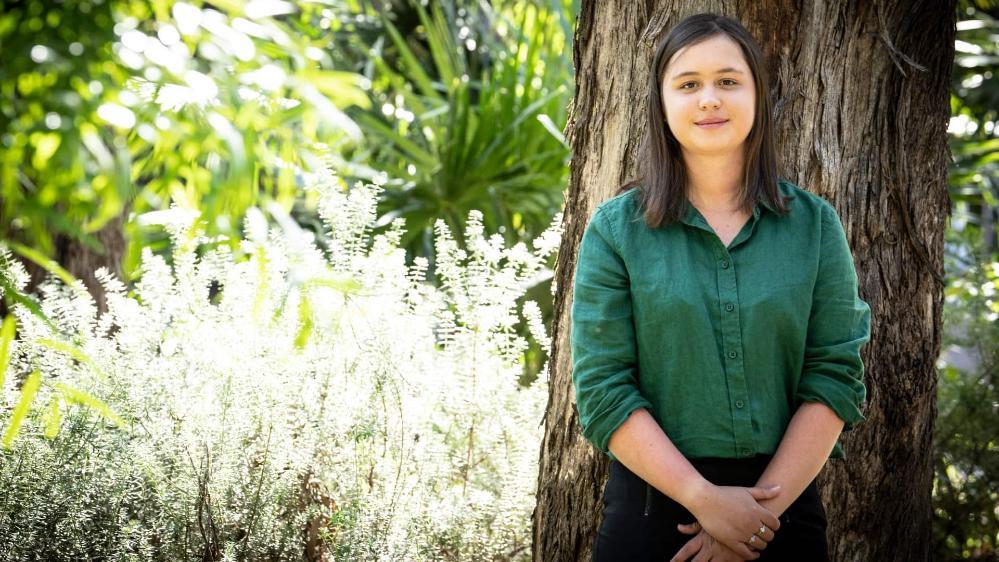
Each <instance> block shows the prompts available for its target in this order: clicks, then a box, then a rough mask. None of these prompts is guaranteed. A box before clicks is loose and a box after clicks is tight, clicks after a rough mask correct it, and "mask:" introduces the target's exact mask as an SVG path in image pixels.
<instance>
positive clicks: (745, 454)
mask: <svg viewBox="0 0 999 562" xmlns="http://www.w3.org/2000/svg"><path fill="white" fill-rule="evenodd" d="M742 454H743V455H744V456H747V457H748V456H749V455H751V454H753V452H752V451H750V450H749V449H743V450H742Z"/></svg>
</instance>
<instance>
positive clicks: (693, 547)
mask: <svg viewBox="0 0 999 562" xmlns="http://www.w3.org/2000/svg"><path fill="white" fill-rule="evenodd" d="M700 550H701V536H700V535H698V536H696V537H694V538H692V539H690V540H689V541H687V544H685V545H683V548H681V549H680V550H679V551H677V553H676V554H674V555H673V558H670V559H669V562H686V561H687V559H689V558H690V557H691V556H693V555H695V554H697V552H698V551H700Z"/></svg>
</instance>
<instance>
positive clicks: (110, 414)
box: [55, 383, 128, 428]
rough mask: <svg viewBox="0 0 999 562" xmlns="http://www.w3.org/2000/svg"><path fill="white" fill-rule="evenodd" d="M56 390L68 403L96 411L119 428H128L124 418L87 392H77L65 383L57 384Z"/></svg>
mask: <svg viewBox="0 0 999 562" xmlns="http://www.w3.org/2000/svg"><path fill="white" fill-rule="evenodd" d="M55 388H56V390H58V391H59V393H60V394H62V396H63V398H64V399H65V400H66V401H67V402H70V403H74V404H80V405H83V406H86V407H88V408H90V409H91V410H94V411H95V412H97V413H98V414H100V415H101V416H102V417H104V418H105V419H107V420H108V421H111V422H112V423H114V424H115V425H117V426H118V427H121V428H127V427H128V422H126V421H125V419H124V418H122V417H121V416H119V415H118V414H117V413H115V412H114V410H112V409H111V407H110V406H108V405H107V404H105V403H104V402H103V401H101V400H100V399H98V398H95V397H93V396H91V395H89V394H87V393H86V392H83V391H82V390H77V389H75V388H72V387H69V386H66V385H65V384H63V383H56V384H55Z"/></svg>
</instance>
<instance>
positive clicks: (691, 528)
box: [676, 521, 701, 535]
mask: <svg viewBox="0 0 999 562" xmlns="http://www.w3.org/2000/svg"><path fill="white" fill-rule="evenodd" d="M676 528H677V529H679V531H680V532H681V533H683V534H685V535H696V534H697V533H699V532H701V524H700V523H698V522H697V521H694V522H693V523H688V524H686V525H684V524H683V523H680V524H679V525H677V526H676Z"/></svg>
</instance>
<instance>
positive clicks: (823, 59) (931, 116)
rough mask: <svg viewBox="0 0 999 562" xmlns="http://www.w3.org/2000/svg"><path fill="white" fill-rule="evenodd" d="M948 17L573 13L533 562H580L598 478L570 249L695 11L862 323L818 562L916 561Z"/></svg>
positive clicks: (930, 407)
mask: <svg viewBox="0 0 999 562" xmlns="http://www.w3.org/2000/svg"><path fill="white" fill-rule="evenodd" d="M954 10H955V6H954V1H953V0H945V1H941V2H929V1H926V2H920V1H917V0H874V1H869V2H856V1H854V2H838V1H832V0H819V1H816V2H794V1H789V0H781V1H774V2H757V1H755V0H745V1H728V2H724V1H714V2H712V1H705V0H691V1H683V2H681V1H678V0H647V1H645V2H633V1H630V0H582V6H581V11H580V14H579V18H578V26H577V30H576V35H575V44H574V56H575V64H576V88H577V90H576V91H577V93H576V98H575V100H574V101H573V109H572V112H571V117H570V122H569V126H568V133H569V139H570V141H571V143H572V151H573V152H572V173H571V179H570V185H569V192H568V197H567V199H566V210H565V218H564V226H565V234H564V237H563V240H562V247H561V251H560V253H559V261H558V265H557V270H556V277H555V282H556V284H557V285H556V286H557V287H558V288H559V290H558V292H557V296H556V300H555V322H554V334H555V338H554V343H553V349H552V358H553V360H552V365H551V395H550V401H549V404H548V408H547V412H546V417H545V437H544V441H543V445H542V451H541V467H540V472H539V477H538V499H537V502H538V503H537V507H536V510H535V514H534V515H535V517H534V541H533V542H534V545H533V546H534V557H535V559H536V560H586V559H588V558H589V556H590V546H591V544H592V541H593V538H594V536H595V532H596V528H597V526H598V524H599V518H600V508H601V491H602V487H603V483H604V481H605V479H606V471H607V459H606V457H604V456H603V455H600V454H599V453H597V452H596V450H595V449H594V448H593V447H591V446H590V444H589V443H587V442H586V441H585V440H584V439H583V437H582V434H581V432H580V428H579V423H578V418H577V414H576V410H575V404H574V399H573V392H572V382H571V359H570V354H569V311H570V307H571V298H572V296H571V289H572V283H573V273H574V270H575V262H576V253H577V248H578V245H579V241H580V238H581V237H582V233H583V230H584V228H585V225H586V222H587V220H588V218H589V216H590V214H591V213H592V211H593V209H594V208H595V207H596V205H597V204H598V203H599V202H600V201H602V200H604V199H606V198H607V197H608V196H610V195H611V194H612V193H613V192H614V191H615V189H616V188H617V187H618V186H619V185H621V184H622V183H624V182H625V181H626V180H628V179H631V178H632V177H633V174H634V173H635V171H636V169H637V168H636V164H637V159H638V157H639V155H638V154H637V152H636V150H637V148H638V145H639V142H640V139H641V135H642V133H643V132H644V119H645V115H644V110H643V108H644V103H645V96H646V92H645V90H646V79H647V73H648V67H649V64H650V62H651V60H650V59H651V57H652V54H653V50H654V48H655V45H656V44H657V42H658V40H659V39H660V38H661V37H662V36H663V35H664V34H665V33H666V32H667V31H668V30H669V28H670V26H672V25H673V24H675V23H676V22H678V21H679V20H680V19H681V18H682V17H685V16H687V15H691V14H694V13H697V12H702V11H713V12H717V13H724V14H728V15H731V16H734V17H736V18H738V19H739V20H740V21H742V22H743V24H744V25H745V26H746V27H747V28H748V29H749V31H750V32H751V33H752V34H753V35H754V36H755V37H757V38H758V39H759V41H760V42H761V44H762V46H763V49H764V51H765V53H766V54H767V61H768V64H769V66H770V70H771V75H772V76H771V84H772V94H773V95H774V99H775V100H776V110H777V134H778V141H779V144H778V146H779V149H780V154H781V164H782V166H781V173H782V175H783V176H784V177H786V178H788V179H789V180H791V181H792V182H794V183H796V184H797V185H799V186H801V187H804V188H806V189H809V190H811V191H813V192H815V193H818V194H819V195H821V196H823V197H825V198H826V199H828V200H829V201H830V202H831V203H833V205H834V206H835V207H836V209H837V210H838V211H839V214H840V217H841V218H842V220H843V223H844V227H845V229H846V231H847V235H848V237H849V240H850V243H851V246H852V248H853V252H854V258H855V263H856V266H857V271H858V275H859V278H860V294H861V296H862V297H863V298H864V300H866V301H867V302H868V303H870V305H871V308H872V309H873V326H872V339H871V342H870V344H869V345H868V346H867V347H866V349H865V352H864V361H865V364H866V367H867V370H866V383H867V385H868V403H867V407H866V408H865V415H866V416H867V421H866V422H865V423H863V424H861V425H860V426H859V427H858V428H857V429H856V430H854V431H852V432H849V433H847V434H845V435H844V436H843V438H842V443H843V446H844V449H845V451H846V454H847V457H848V458H847V460H846V461H835V462H833V461H830V462H829V463H827V465H826V467H825V469H824V470H823V472H822V473H821V474H820V476H819V482H820V487H821V490H822V495H823V499H824V501H825V503H826V506H827V512H828V515H829V539H830V549H831V554H832V557H833V560H871V561H875V560H910V561H918V560H927V559H928V557H929V552H928V547H929V544H930V541H929V537H930V490H931V483H932V473H931V464H930V463H931V454H930V453H931V451H930V447H931V432H932V427H933V421H934V418H935V416H936V400H935V398H936V376H935V370H934V369H935V367H934V366H935V362H936V358H937V355H938V352H939V348H940V333H941V310H942V303H943V298H942V295H943V292H942V288H943V285H942V271H943V233H944V224H945V219H946V217H947V213H948V197H947V175H946V168H947V158H948V153H947V139H946V128H947V123H948V118H949V97H948V87H949V77H950V70H951V64H952V61H953V54H954V46H953V45H954V18H955V16H954V13H955V12H954Z"/></svg>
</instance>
